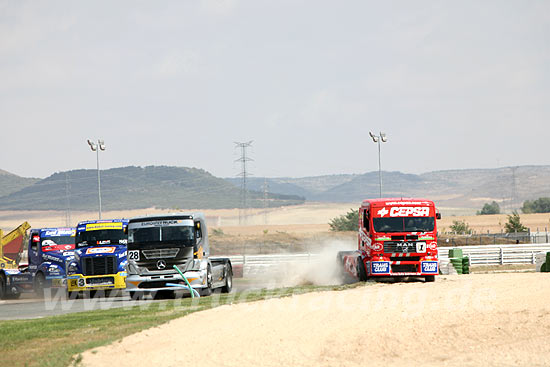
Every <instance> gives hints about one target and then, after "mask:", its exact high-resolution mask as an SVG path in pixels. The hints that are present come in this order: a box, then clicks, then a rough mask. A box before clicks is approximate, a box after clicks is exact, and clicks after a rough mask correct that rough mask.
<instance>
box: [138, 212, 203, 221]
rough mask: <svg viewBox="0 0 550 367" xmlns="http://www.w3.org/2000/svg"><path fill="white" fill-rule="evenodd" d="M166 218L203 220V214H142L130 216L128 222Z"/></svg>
mask: <svg viewBox="0 0 550 367" xmlns="http://www.w3.org/2000/svg"><path fill="white" fill-rule="evenodd" d="M166 219H201V220H203V221H204V214H203V213H201V212H181V213H168V214H161V215H159V214H154V215H142V216H138V217H133V218H130V220H129V223H139V222H145V221H147V222H148V221H158V220H166Z"/></svg>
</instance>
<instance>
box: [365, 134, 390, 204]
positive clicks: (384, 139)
mask: <svg viewBox="0 0 550 367" xmlns="http://www.w3.org/2000/svg"><path fill="white" fill-rule="evenodd" d="M369 135H370V137H371V138H372V141H373V142H375V143H378V182H379V186H380V197H382V163H381V162H382V161H381V158H380V144H381V143H385V142H387V141H388V138H387V137H386V134H385V133H382V132H381V133H380V134H379V135H374V134H373V133H371V132H370V131H369Z"/></svg>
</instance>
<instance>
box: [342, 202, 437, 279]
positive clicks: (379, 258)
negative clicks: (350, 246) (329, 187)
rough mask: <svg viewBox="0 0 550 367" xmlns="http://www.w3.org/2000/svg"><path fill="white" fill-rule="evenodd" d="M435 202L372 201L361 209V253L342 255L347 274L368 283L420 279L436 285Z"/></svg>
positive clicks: (359, 235) (359, 250)
mask: <svg viewBox="0 0 550 367" xmlns="http://www.w3.org/2000/svg"><path fill="white" fill-rule="evenodd" d="M440 218H441V215H440V214H439V213H438V212H437V210H436V208H435V205H434V203H433V201H431V200H426V199H402V198H399V199H391V198H390V199H371V200H364V201H363V203H362V204H361V207H360V208H359V223H358V224H359V231H358V250H357V251H343V252H339V253H338V260H339V261H340V262H341V265H342V266H343V269H344V271H345V272H346V274H348V275H351V276H353V277H356V278H359V280H363V281H364V280H367V278H369V277H381V276H385V277H387V276H419V277H424V279H425V280H426V281H427V282H433V281H434V280H435V275H437V274H438V273H439V263H438V252H437V237H436V236H437V225H436V219H440Z"/></svg>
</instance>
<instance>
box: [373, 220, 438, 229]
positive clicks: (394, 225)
mask: <svg viewBox="0 0 550 367" xmlns="http://www.w3.org/2000/svg"><path fill="white" fill-rule="evenodd" d="M372 224H373V227H374V231H375V232H431V231H433V230H434V227H435V219H434V218H433V217H398V218H373V219H372Z"/></svg>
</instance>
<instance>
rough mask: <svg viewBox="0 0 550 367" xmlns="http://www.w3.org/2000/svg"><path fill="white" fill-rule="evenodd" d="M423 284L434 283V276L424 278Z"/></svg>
mask: <svg viewBox="0 0 550 367" xmlns="http://www.w3.org/2000/svg"><path fill="white" fill-rule="evenodd" d="M424 282H426V283H431V282H435V275H426V276H425V277H424Z"/></svg>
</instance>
